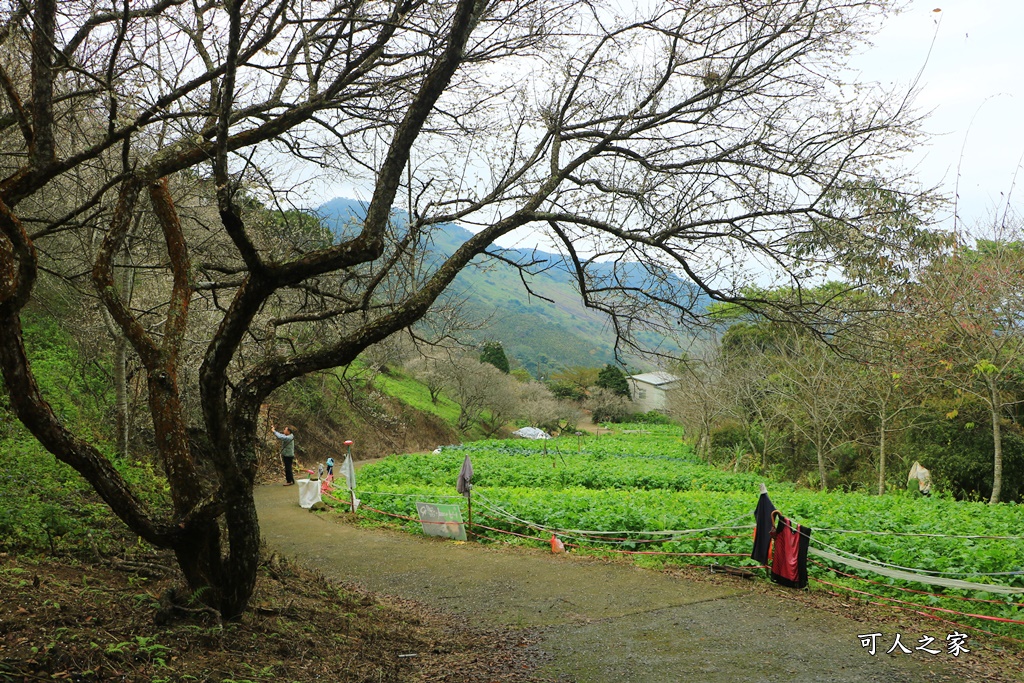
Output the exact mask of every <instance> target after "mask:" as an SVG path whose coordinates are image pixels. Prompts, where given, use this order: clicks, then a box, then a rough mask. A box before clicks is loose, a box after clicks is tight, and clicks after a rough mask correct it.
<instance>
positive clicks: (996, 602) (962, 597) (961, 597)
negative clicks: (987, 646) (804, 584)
mask: <svg viewBox="0 0 1024 683" xmlns="http://www.w3.org/2000/svg"><path fill="white" fill-rule="evenodd" d="M811 561H812V562H814V564H816V565H818V566H819V567H823V568H824V569H827V570H829V571H831V572H835V573H836V574H839V575H840V576H845V577H847V578H850V579H856V580H857V581H865V582H867V583H873V584H875V585H876V586H884V587H886V588H895V589H896V590H899V591H906V592H908V593H917V594H918V595H932V596H935V597H937V598H943V599H949V600H967V601H970V602H985V603H989V604H993V605H1014V606H1016V607H1024V603H1020V602H1003V601H1002V600H987V599H985V598H969V597H967V596H965V595H944V594H942V593H931V592H929V591H922V590H916V589H914V588H904V587H903V586H892V585H889V584H887V583H882V582H881V581H873V580H871V579H865V578H864V577H863V576H857V575H856V574H847V573H846V572H843V571H839V570H838V569H835V568H833V567H830V566H828V565H827V564H823V563H821V562H818V561H817V560H811Z"/></svg>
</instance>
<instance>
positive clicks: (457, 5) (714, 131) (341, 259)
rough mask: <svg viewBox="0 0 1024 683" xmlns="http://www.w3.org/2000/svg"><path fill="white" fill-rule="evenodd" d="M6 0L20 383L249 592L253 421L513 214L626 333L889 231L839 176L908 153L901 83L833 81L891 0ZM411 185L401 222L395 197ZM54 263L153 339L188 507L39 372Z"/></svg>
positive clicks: (1, 332)
mask: <svg viewBox="0 0 1024 683" xmlns="http://www.w3.org/2000/svg"><path fill="white" fill-rule="evenodd" d="M0 7H2V8H3V9H2V10H0V85H2V87H3V97H2V100H0V101H2V105H0V129H2V131H3V136H2V138H0V233H2V236H0V367H2V371H3V377H4V382H5V386H6V389H7V392H8V394H9V396H10V398H11V404H12V406H13V408H14V410H15V411H16V413H17V415H18V417H19V419H20V420H21V421H22V422H23V423H24V424H25V425H26V426H27V427H28V428H29V429H30V430H31V431H32V433H33V434H34V435H35V436H36V437H37V438H38V439H39V440H40V441H41V442H42V443H43V444H44V445H45V447H46V448H47V449H48V450H50V451H51V452H53V453H54V454H55V455H56V456H57V457H58V458H60V459H61V460H62V461H64V462H66V463H68V464H69V465H71V466H72V467H74V468H75V469H76V470H77V471H78V472H80V473H81V474H82V476H84V477H85V478H86V479H88V481H89V482H90V483H91V484H92V485H93V486H94V487H95V488H96V490H97V491H98V492H99V493H100V495H101V496H102V497H103V498H104V500H105V501H106V502H107V503H108V504H109V505H110V506H111V507H112V508H113V510H114V511H115V512H116V513H117V514H118V515H119V516H120V517H121V518H122V519H123V520H124V521H125V522H126V523H127V524H128V525H129V526H130V527H131V528H132V529H133V530H134V531H135V532H136V533H138V534H139V535H140V536H142V537H143V538H145V539H146V540H147V541H149V542H151V543H154V544H156V545H159V546H162V547H170V548H173V549H174V551H175V552H176V553H177V557H178V561H179V563H180V565H181V567H182V569H183V571H184V573H185V576H186V578H187V580H188V581H189V583H190V585H191V586H192V587H193V588H194V589H197V590H198V589H200V588H203V589H205V590H203V591H202V593H201V595H202V596H203V599H204V600H206V601H208V602H209V603H210V604H211V605H213V606H215V607H216V608H217V609H219V610H220V611H221V612H222V613H223V614H224V615H225V616H228V617H235V616H237V615H239V614H240V613H241V612H243V611H244V610H245V608H246V605H247V603H248V599H249V597H250V594H251V591H252V586H253V582H254V577H255V571H256V562H257V554H258V545H259V527H258V524H257V519H256V512H255V507H254V505H253V500H252V488H253V478H254V474H255V464H256V458H255V445H256V442H257V435H256V424H257V422H256V419H257V414H258V411H259V408H260V405H261V404H262V403H263V402H264V401H265V399H266V398H267V397H268V396H269V395H270V393H271V392H273V391H274V390H275V389H276V388H278V387H280V386H282V385H283V384H284V383H286V382H288V381H289V380H291V379H293V378H296V377H299V376H301V375H303V374H306V373H309V372H312V371H316V370H320V369H325V368H330V367H334V366H338V365H344V364H347V363H349V362H351V361H352V360H353V359H355V358H356V356H357V355H358V354H359V353H360V352H361V351H362V350H364V349H366V348H367V347H368V346H370V345H371V344H375V343H377V342H380V341H382V340H384V339H386V338H388V337H389V336H391V335H392V334H394V333H395V332H398V331H400V330H403V329H407V328H409V327H410V326H411V325H412V324H413V323H415V322H417V321H418V320H420V319H421V318H423V316H424V315H426V314H427V313H428V310H430V309H431V307H432V306H434V305H435V304H436V302H438V300H439V297H442V294H443V293H444V291H445V288H446V287H447V285H448V284H449V283H451V282H452V280H453V278H454V277H455V276H456V275H457V274H458V272H459V271H460V270H461V269H462V268H464V267H465V266H466V265H467V264H468V263H469V262H470V261H471V260H472V259H473V258H474V257H477V256H480V255H482V254H486V253H487V250H488V249H489V248H491V244H492V243H493V242H494V240H495V239H496V238H499V237H501V236H503V235H508V234H509V233H511V232H512V231H514V230H516V229H518V228H524V227H530V228H534V229H538V230H545V231H547V233H548V234H549V235H550V236H551V238H552V239H554V240H555V241H556V243H558V244H561V245H562V248H563V249H564V253H565V255H566V257H567V260H568V262H569V263H570V264H571V266H572V269H573V271H574V274H575V276H576V278H577V280H578V286H579V288H580V291H581V294H582V295H583V297H584V299H585V301H586V302H587V303H588V305H590V306H592V307H595V308H598V309H601V310H605V311H608V312H609V313H611V314H612V315H613V320H614V321H615V325H616V330H617V331H618V332H619V333H620V334H621V336H622V338H623V339H624V340H628V339H629V338H630V333H631V332H633V331H635V330H636V329H637V328H638V326H641V325H648V326H653V327H654V328H655V329H667V328H669V327H674V326H675V325H676V324H677V323H678V320H679V318H680V317H690V318H691V319H694V320H696V319H697V318H699V316H700V313H701V311H702V310H703V308H702V305H701V303H700V302H701V300H702V298H703V297H707V296H710V297H711V298H714V299H719V300H726V301H729V300H742V291H743V287H744V285H746V284H748V283H749V280H750V277H752V274H763V273H764V272H766V271H768V272H773V273H775V274H778V275H782V276H785V277H790V278H799V277H801V276H802V275H804V274H806V273H808V272H818V271H819V269H820V268H821V267H822V265H823V264H828V263H833V262H841V261H843V260H844V259H846V258H848V257H849V256H850V249H851V245H858V248H860V247H861V246H863V244H864V243H865V242H867V241H871V240H877V241H879V242H884V241H885V240H888V239H890V238H891V237H892V235H888V234H885V232H884V231H876V232H868V231H865V230H862V227H861V226H862V225H863V223H864V220H865V219H867V218H871V216H870V215H869V214H870V211H868V212H865V210H864V208H863V207H862V206H860V205H858V204H857V203H856V202H855V201H845V200H844V197H845V196H846V195H845V194H844V191H845V190H844V188H850V187H859V186H863V185H866V184H867V183H878V182H883V183H885V182H887V181H885V180H884V172H883V170H882V166H880V164H881V163H883V162H884V161H885V160H887V159H890V158H891V157H892V155H893V154H895V153H897V152H899V151H900V150H902V149H903V148H905V147H906V146H907V145H908V144H909V143H910V142H911V140H912V133H913V127H912V125H911V122H910V121H909V113H908V111H907V109H906V101H905V98H903V97H902V96H894V97H888V96H886V95H884V93H880V92H875V91H874V90H872V89H871V88H869V87H866V86H854V85H851V84H848V83H844V82H843V80H842V74H843V69H842V61H843V59H844V58H845V56H846V55H847V54H848V53H849V52H850V50H851V49H852V48H853V47H854V46H855V45H857V44H858V42H859V41H861V40H862V39H863V38H864V36H865V35H866V34H867V32H869V31H870V30H871V29H872V28H873V27H874V26H875V25H876V24H877V22H878V21H879V20H880V18H881V16H882V14H883V13H884V12H885V11H886V8H885V6H884V3H881V5H880V4H879V3H876V2H856V1H854V2H848V1H845V0H844V1H842V2H834V1H832V0H817V1H815V0H812V1H810V2H808V1H807V0H799V1H796V0H792V1H786V0H761V1H753V2H748V1H745V0H744V1H738V0H675V1H673V2H671V3H665V4H664V5H662V4H660V3H656V2H652V3H649V4H646V5H644V6H643V7H642V8H640V9H637V8H636V6H635V5H633V4H628V6H626V7H624V8H618V7H617V5H616V3H607V4H602V3H593V2H579V3H566V2H561V1H558V2H555V1H553V0H552V1H544V0H513V1H512V2H508V1H503V2H497V1H494V0H490V1H489V0H457V1H456V0H449V1H442V2H437V1H435V0H432V1H430V2H426V1H425V0H396V1H392V2H384V1H381V2H362V1H355V0H352V1H346V0H331V1H329V2H328V1H321V0H224V1H220V0H209V1H207V0H195V1H193V2H185V1H184V0H142V1H138V2H136V1H133V0H124V2H117V3H112V4H107V3H106V2H103V1H102V0H60V2H58V1H57V0H0ZM619 9H621V10H622V12H619V11H618V10H619ZM317 174H322V175H321V177H329V178H331V179H332V181H341V182H345V183H349V184H350V186H354V187H360V188H363V189H364V191H365V192H366V196H368V197H369V201H368V205H367V210H366V215H365V218H364V219H363V220H361V221H360V222H359V223H358V225H355V226H354V227H353V229H352V230H351V231H350V232H348V233H346V234H343V235H341V236H331V235H323V234H320V233H318V232H317V226H316V225H315V221H314V224H313V225H310V224H308V223H307V222H306V221H305V220H304V219H303V218H302V216H301V214H296V213H295V212H289V211H288V210H286V209H287V206H288V205H287V203H286V200H287V199H288V197H289V196H290V195H289V192H291V191H294V190H295V189H296V185H298V184H299V183H300V180H299V179H308V178H311V177H315V176H317ZM299 199H301V197H299ZM399 206H401V207H402V208H406V209H408V210H409V213H410V220H409V221H408V223H407V224H401V225H400V224H397V222H396V221H393V220H392V216H393V211H394V210H395V209H396V208H397V207H399ZM266 207H270V208H266ZM450 221H459V222H462V223H463V224H466V225H469V226H474V227H475V228H477V229H478V232H477V233H476V235H475V236H474V237H473V238H471V239H470V240H469V241H468V242H466V243H465V244H464V245H463V246H462V247H461V248H459V249H458V250H457V251H456V252H455V253H454V254H453V255H452V256H451V257H449V258H447V259H446V260H444V261H437V260H433V261H432V260H424V259H420V258H419V255H420V254H422V251H421V250H422V248H423V247H424V245H425V244H426V243H427V242H428V241H429V239H430V229H431V226H433V225H437V224H439V223H442V222H450ZM851 235H856V236H857V239H855V240H854V239H851ZM493 256H494V257H495V258H501V257H502V255H501V254H500V253H495V254H494V255H493ZM595 256H599V257H603V258H604V259H605V260H606V261H607V260H609V259H611V260H612V261H613V262H614V263H615V268H614V269H612V270H611V271H610V272H611V274H610V275H609V274H608V272H609V271H608V270H607V269H606V268H605V269H603V270H600V271H598V270H595V269H594V268H593V267H592V265H593V260H592V259H593V258H594V257H595ZM519 265H520V266H522V268H523V269H524V281H528V279H529V278H528V271H529V265H528V264H519ZM752 269H753V270H752ZM129 270H130V271H131V272H137V273H139V276H138V277H136V278H134V279H132V278H128V277H126V273H127V272H128V271H129ZM599 273H604V274H603V275H599ZM670 273H679V274H682V275H683V276H684V277H685V278H686V279H685V280H684V281H683V282H685V283H686V284H685V285H680V284H678V283H679V282H680V280H678V279H674V278H672V277H669V275H670ZM139 278H142V279H141V280H140V279H139ZM50 280H54V281H59V282H62V283H64V284H66V285H68V286H73V287H75V288H76V291H79V292H83V291H88V292H89V294H88V296H89V297H90V299H89V301H90V303H89V304H88V305H87V306H86V309H87V310H91V311H93V312H94V313H95V315H96V316H100V311H101V310H102V311H105V315H106V316H107V317H108V319H109V320H110V322H111V328H112V329H114V330H116V331H117V334H118V335H120V336H121V337H122V338H123V339H125V340H127V342H128V344H129V345H130V347H131V349H132V350H133V352H134V354H135V355H136V356H137V358H138V362H139V363H140V364H141V366H142V368H143V372H144V375H145V377H146V388H147V399H148V409H149V413H150V418H151V420H152V425H153V430H154V433H155V436H156V439H155V442H154V443H155V446H154V447H155V448H156V450H157V451H158V455H159V457H160V459H161V460H162V462H163V465H164V470H165V473H166V475H167V478H168V481H169V483H170V491H171V494H170V500H169V501H168V509H167V510H153V509H149V508H148V507H147V506H146V505H145V504H144V503H143V501H142V500H140V499H139V498H138V497H137V496H136V495H135V494H134V493H133V491H132V490H131V487H130V485H129V484H128V483H127V482H125V481H124V480H123V479H122V478H121V477H120V475H119V474H118V472H117V470H116V469H115V468H114V467H113V466H112V464H111V463H110V461H108V460H107V458H105V457H104V456H103V455H102V453H101V452H100V451H99V450H98V449H97V448H96V446H95V445H94V444H92V443H90V442H89V441H88V440H86V439H85V438H83V436H82V435H79V434H75V433H72V432H71V431H69V430H68V428H67V427H66V426H65V425H64V424H62V422H61V421H60V420H59V419H58V417H57V416H56V415H55V414H54V412H53V411H52V410H51V408H50V406H49V404H48V403H47V397H46V396H44V395H42V394H41V392H40V390H39V388H38V386H37V384H36V382H35V379H34V377H33V374H32V369H31V367H30V364H29V362H28V360H27V355H26V349H25V347H24V342H23V339H22V316H23V315H24V314H25V312H26V310H27V309H26V307H28V306H29V305H30V303H31V302H33V300H36V299H39V298H41V297H45V296H46V292H47V291H51V290H50V289H48V288H47V287H49V286H50V285H47V282H49V281H50ZM129 281H131V282H133V283H134V284H133V285H132V287H134V289H132V288H131V287H129V285H128V284H126V283H128V282H129ZM638 282H641V283H643V284H642V285H638V284H637V283H638ZM44 285H45V286H44ZM756 303H757V302H751V304H752V305H753V304H756ZM436 329H440V330H442V333H443V329H444V328H443V321H442V324H441V326H440V327H439V328H436ZM189 358H194V359H195V362H196V366H197V368H198V370H197V371H195V372H192V371H191V370H189V367H190V366H189V365H188V363H187V362H186V361H187V360H188V359H189ZM190 396H195V397H196V399H195V400H196V401H198V405H199V409H198V410H197V411H196V414H195V417H194V418H191V419H192V420H193V422H192V423H190V417H189V415H190V413H189V410H188V406H189V404H188V401H189V400H190V399H189V397H190ZM188 426H192V427H198V428H200V429H201V430H202V431H203V432H205V434H206V435H207V436H208V438H209V440H210V442H211V443H212V448H211V449H210V454H209V455H208V456H206V457H208V458H209V459H210V460H211V461H210V462H197V458H196V456H195V455H194V454H193V453H191V452H190V449H189V446H188V442H187V436H186V427H188ZM201 468H212V470H213V471H214V472H215V476H214V477H212V478H211V477H207V476H201V475H200V470H201ZM225 535H226V537H223V536H225Z"/></svg>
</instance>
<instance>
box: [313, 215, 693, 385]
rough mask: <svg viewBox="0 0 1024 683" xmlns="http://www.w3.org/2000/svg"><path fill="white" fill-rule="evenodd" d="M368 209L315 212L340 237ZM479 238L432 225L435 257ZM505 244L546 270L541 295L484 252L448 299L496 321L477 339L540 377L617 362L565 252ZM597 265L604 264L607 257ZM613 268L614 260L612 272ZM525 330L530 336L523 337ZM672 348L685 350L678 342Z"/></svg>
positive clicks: (610, 332) (538, 278)
mask: <svg viewBox="0 0 1024 683" xmlns="http://www.w3.org/2000/svg"><path fill="white" fill-rule="evenodd" d="M365 211H366V203H365V202H360V201H358V200H353V199H347V198H343V197H337V198H335V199H332V200H330V201H327V202H325V203H324V204H322V205H321V206H320V207H318V209H317V210H316V214H317V215H318V216H319V217H320V219H321V220H322V221H323V222H324V224H325V225H326V226H327V227H328V228H329V229H330V230H331V232H332V233H333V234H334V235H335V236H336V237H342V236H345V235H351V234H352V233H354V231H355V230H357V229H358V228H359V225H360V223H361V222H362V220H363V217H364V216H365ZM406 216H407V214H406V213H405V212H404V211H395V212H394V214H393V221H394V223H395V225H396V226H398V228H399V229H401V227H402V226H403V225H405V224H406V222H407V221H406ZM472 236H473V233H472V232H471V231H469V230H467V229H466V228H463V227H462V226H459V225H457V224H455V223H442V224H438V225H435V226H432V232H431V236H430V243H431V246H430V251H431V252H432V254H433V258H434V259H437V260H440V259H443V258H447V257H448V256H450V255H451V254H452V253H454V252H455V250H456V249H458V247H459V246H461V245H462V244H463V243H464V242H465V241H466V240H468V239H469V238H470V237H472ZM499 248H500V249H501V253H502V255H503V256H504V257H506V258H508V259H510V260H512V261H515V262H517V263H530V262H535V263H536V266H538V270H539V271H540V272H536V273H535V274H533V275H532V276H531V277H529V282H530V288H531V290H533V292H535V293H536V294H537V295H539V296H531V295H530V293H529V292H528V291H526V290H525V288H524V287H523V283H522V281H521V279H520V272H519V270H518V269H516V268H515V267H513V266H512V265H510V264H508V263H505V262H503V261H500V260H497V259H487V260H486V262H484V259H483V258H481V257H477V258H476V259H474V260H473V261H472V262H471V265H470V267H467V268H465V269H463V271H462V272H461V273H460V274H459V275H458V277H456V279H455V281H454V282H453V283H452V285H450V286H449V288H448V295H449V296H452V297H460V298H464V299H465V300H466V302H467V303H466V305H467V309H468V310H467V312H468V313H470V315H472V316H474V317H479V318H481V319H490V323H489V324H488V325H487V326H486V327H485V328H484V329H482V330H479V331H475V332H473V333H470V337H471V339H470V341H473V342H476V343H479V342H483V341H486V340H496V341H500V342H501V343H502V345H503V346H504V347H505V351H506V353H507V354H508V356H509V357H510V358H511V359H514V360H515V361H516V362H517V363H518V364H519V365H520V366H521V367H523V368H525V369H526V370H528V371H529V372H530V373H531V374H532V375H534V376H535V377H545V376H549V375H550V374H551V373H552V372H554V371H556V370H558V369H561V368H565V367H571V366H601V365H604V364H605V363H616V362H617V361H616V358H615V331H614V329H613V327H612V324H611V319H610V317H609V316H608V315H607V314H605V313H603V312H601V311H597V310H594V309H590V308H587V307H586V306H585V305H584V303H583V300H582V297H581V295H580V293H579V290H578V289H577V287H576V286H574V285H575V282H576V280H575V275H574V274H573V273H571V272H570V270H569V264H567V263H566V261H565V259H564V258H563V256H562V255H561V254H555V253H550V252H546V251H543V250H539V249H536V250H527V249H515V248H504V247H499ZM591 265H592V267H593V266H597V267H598V269H600V262H595V263H594V264H591ZM611 268H612V264H611V263H609V265H608V272H611ZM627 277H628V274H627ZM542 297H543V298H542ZM544 299H550V300H551V301H545V300H544ZM552 302H553V303H552ZM524 330H529V331H530V333H529V334H528V335H527V334H523V331H524ZM645 336H646V337H647V338H646V339H645V341H646V342H647V343H648V344H652V345H664V343H665V340H664V339H663V338H662V337H661V336H660V335H652V334H651V333H645ZM671 346H672V347H673V348H675V349H678V347H677V346H676V345H675V344H674V343H673V344H671ZM628 364H629V366H630V367H631V368H633V369H637V370H643V369H651V368H652V366H651V364H650V363H645V362H644V361H643V360H641V359H639V358H630V359H629V361H628ZM634 364H635V368H634V367H633V366H634Z"/></svg>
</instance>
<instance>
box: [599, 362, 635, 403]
mask: <svg viewBox="0 0 1024 683" xmlns="http://www.w3.org/2000/svg"><path fill="white" fill-rule="evenodd" d="M595 384H596V385H597V386H599V387H601V388H603V389H607V390H608V391H611V392H613V393H615V394H617V395H618V396H625V397H626V398H630V396H629V382H627V381H626V375H625V373H623V372H622V370H620V369H619V368H617V367H615V366H614V365H612V364H611V363H609V364H607V365H605V366H604V367H603V368H601V372H599V373H597V382H595Z"/></svg>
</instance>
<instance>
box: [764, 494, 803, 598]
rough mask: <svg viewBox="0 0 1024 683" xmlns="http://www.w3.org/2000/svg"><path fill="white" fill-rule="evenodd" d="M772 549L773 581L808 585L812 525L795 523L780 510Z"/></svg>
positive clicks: (789, 584) (795, 585)
mask: <svg viewBox="0 0 1024 683" xmlns="http://www.w3.org/2000/svg"><path fill="white" fill-rule="evenodd" d="M773 515H777V516H778V520H779V521H778V525H777V526H776V527H775V532H774V533H773V534H772V535H773V536H774V541H775V543H774V549H773V550H772V570H771V574H772V581H774V582H775V583H780V584H782V585H783V586H789V587H790V588H804V587H806V586H807V546H808V544H809V542H810V539H811V529H810V527H806V526H802V525H800V524H794V523H793V522H791V521H790V520H789V519H787V518H785V517H783V516H782V515H781V514H779V513H778V511H775V512H774V513H773Z"/></svg>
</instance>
